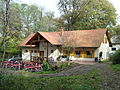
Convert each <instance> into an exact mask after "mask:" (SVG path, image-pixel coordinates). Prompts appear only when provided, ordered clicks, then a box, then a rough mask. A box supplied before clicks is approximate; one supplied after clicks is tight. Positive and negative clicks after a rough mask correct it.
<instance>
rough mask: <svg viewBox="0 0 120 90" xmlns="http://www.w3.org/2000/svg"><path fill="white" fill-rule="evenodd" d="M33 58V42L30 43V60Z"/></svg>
mask: <svg viewBox="0 0 120 90" xmlns="http://www.w3.org/2000/svg"><path fill="white" fill-rule="evenodd" d="M31 60H32V43H30V61H31Z"/></svg>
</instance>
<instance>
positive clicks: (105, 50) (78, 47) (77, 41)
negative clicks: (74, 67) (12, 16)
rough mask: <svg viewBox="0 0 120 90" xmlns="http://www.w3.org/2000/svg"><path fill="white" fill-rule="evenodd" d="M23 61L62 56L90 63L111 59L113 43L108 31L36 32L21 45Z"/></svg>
mask: <svg viewBox="0 0 120 90" xmlns="http://www.w3.org/2000/svg"><path fill="white" fill-rule="evenodd" d="M19 46H20V47H22V59H23V60H34V59H35V57H36V58H37V57H42V58H44V59H47V60H48V58H51V57H52V58H53V59H54V60H56V59H57V58H58V57H59V56H60V55H62V56H67V55H68V54H69V56H70V57H69V58H70V59H71V60H82V61H90V60H92V61H93V60H94V59H95V58H99V54H100V53H101V52H102V59H103V60H107V59H108V58H109V51H110V48H109V47H110V46H112V45H111V42H110V39H109V37H108V31H107V30H106V29H96V30H77V31H64V30H60V31H58V32H36V33H33V34H30V35H29V36H28V37H27V38H25V39H24V40H23V41H22V42H21V43H20V44H19Z"/></svg>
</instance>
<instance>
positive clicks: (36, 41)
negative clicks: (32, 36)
mask: <svg viewBox="0 0 120 90" xmlns="http://www.w3.org/2000/svg"><path fill="white" fill-rule="evenodd" d="M41 41H42V42H46V40H33V41H32V42H33V43H34V42H41Z"/></svg>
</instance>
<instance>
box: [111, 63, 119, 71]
mask: <svg viewBox="0 0 120 90" xmlns="http://www.w3.org/2000/svg"><path fill="white" fill-rule="evenodd" d="M111 67H112V69H113V70H114V71H120V64H115V65H114V64H112V65H111Z"/></svg>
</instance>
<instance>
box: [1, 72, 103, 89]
mask: <svg viewBox="0 0 120 90" xmlns="http://www.w3.org/2000/svg"><path fill="white" fill-rule="evenodd" d="M0 81H1V82H0V85H1V87H0V90H99V83H100V81H101V77H100V75H99V73H98V71H96V70H93V71H90V72H88V73H86V74H84V75H78V76H64V77H48V78H37V77H24V76H15V75H14V76H13V75H0Z"/></svg>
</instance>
